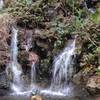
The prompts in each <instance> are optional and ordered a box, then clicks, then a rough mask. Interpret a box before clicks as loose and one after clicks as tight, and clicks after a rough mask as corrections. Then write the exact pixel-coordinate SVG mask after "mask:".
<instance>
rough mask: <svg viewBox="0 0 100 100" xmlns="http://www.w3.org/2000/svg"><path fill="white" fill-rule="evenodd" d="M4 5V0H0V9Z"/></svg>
mask: <svg viewBox="0 0 100 100" xmlns="http://www.w3.org/2000/svg"><path fill="white" fill-rule="evenodd" d="M3 7H4V1H3V0H0V9H2V8H3Z"/></svg>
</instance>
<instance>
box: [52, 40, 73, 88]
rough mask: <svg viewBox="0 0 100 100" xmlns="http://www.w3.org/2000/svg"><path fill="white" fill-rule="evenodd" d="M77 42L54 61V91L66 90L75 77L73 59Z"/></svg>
mask: <svg viewBox="0 0 100 100" xmlns="http://www.w3.org/2000/svg"><path fill="white" fill-rule="evenodd" d="M74 54H75V40H74V41H73V42H72V44H70V45H68V46H67V47H66V48H65V49H64V51H63V52H62V53H61V54H60V55H58V57H57V58H55V60H54V68H53V80H52V83H51V88H52V89H64V88H65V86H66V85H67V84H68V82H69V80H70V79H71V77H72V75H73V66H72V64H73V59H72V56H73V55H74Z"/></svg>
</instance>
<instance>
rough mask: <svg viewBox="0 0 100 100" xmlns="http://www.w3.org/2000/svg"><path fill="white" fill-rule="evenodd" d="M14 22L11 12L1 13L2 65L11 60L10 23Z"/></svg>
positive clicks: (0, 47)
mask: <svg viewBox="0 0 100 100" xmlns="http://www.w3.org/2000/svg"><path fill="white" fill-rule="evenodd" d="M11 23H12V20H11V16H10V15H9V14H2V15H0V65H2V66H4V65H5V64H7V63H8V62H9V57H10V54H9V47H10V38H11V35H10V25H11Z"/></svg>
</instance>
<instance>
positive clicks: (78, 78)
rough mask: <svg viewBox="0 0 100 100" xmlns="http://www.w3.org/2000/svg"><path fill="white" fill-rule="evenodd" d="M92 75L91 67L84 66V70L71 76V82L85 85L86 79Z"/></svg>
mask: <svg viewBox="0 0 100 100" xmlns="http://www.w3.org/2000/svg"><path fill="white" fill-rule="evenodd" d="M93 73H94V69H93V67H92V66H85V68H84V69H82V70H80V71H79V72H78V73H77V74H75V75H74V76H73V82H74V83H75V84H77V85H79V84H80V85H86V83H87V81H88V78H89V77H90V76H92V75H93Z"/></svg>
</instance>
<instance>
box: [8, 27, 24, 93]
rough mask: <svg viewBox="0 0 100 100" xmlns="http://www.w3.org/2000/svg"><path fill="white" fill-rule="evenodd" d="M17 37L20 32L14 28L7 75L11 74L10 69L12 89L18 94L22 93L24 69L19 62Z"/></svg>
mask: <svg viewBox="0 0 100 100" xmlns="http://www.w3.org/2000/svg"><path fill="white" fill-rule="evenodd" d="M17 36H18V30H17V29H15V28H14V27H12V40H11V57H10V63H9V66H8V67H7V73H9V69H10V73H11V74H12V82H11V89H12V90H13V91H14V92H16V93H18V92H20V91H21V88H22V82H21V74H22V69H21V66H20V65H19V63H18V61H17V56H18V47H17V43H18V40H17Z"/></svg>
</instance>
